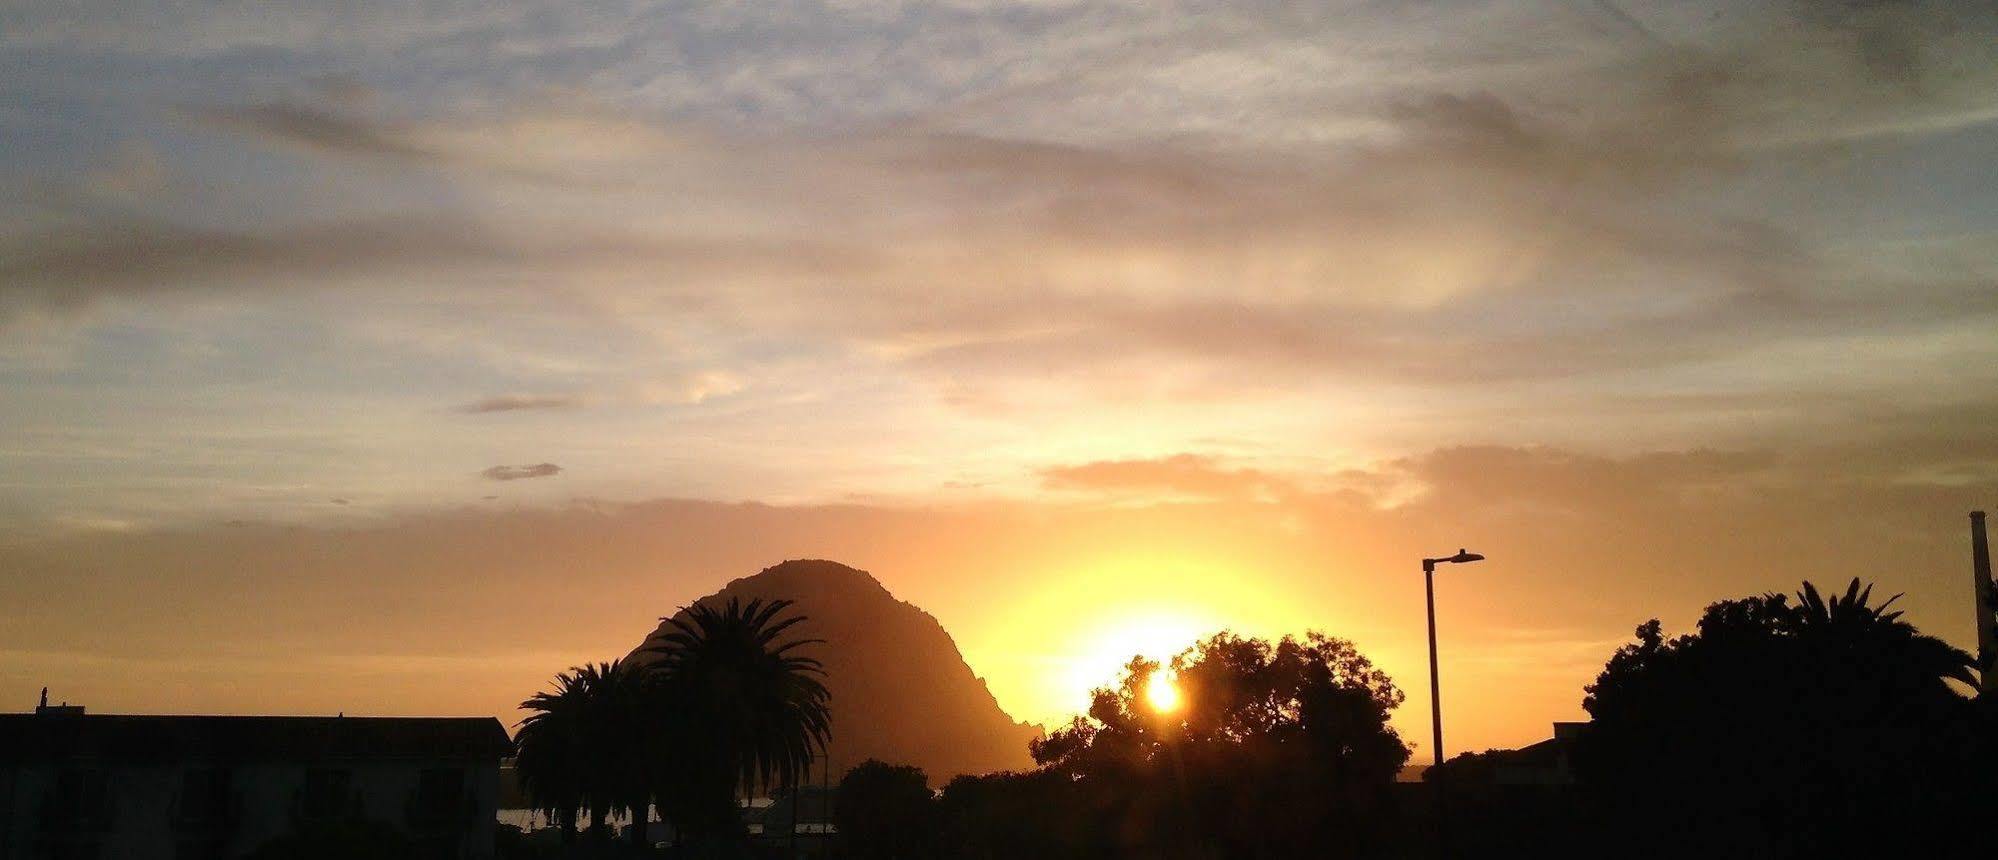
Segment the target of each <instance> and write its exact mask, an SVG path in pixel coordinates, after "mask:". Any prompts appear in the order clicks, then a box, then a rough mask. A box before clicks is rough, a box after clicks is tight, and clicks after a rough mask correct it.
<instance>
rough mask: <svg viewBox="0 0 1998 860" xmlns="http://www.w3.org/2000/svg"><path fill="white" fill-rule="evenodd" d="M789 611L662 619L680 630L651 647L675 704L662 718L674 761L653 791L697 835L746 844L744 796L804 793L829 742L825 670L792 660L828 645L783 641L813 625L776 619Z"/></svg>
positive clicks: (759, 604) (752, 607) (664, 691)
mask: <svg viewBox="0 0 1998 860" xmlns="http://www.w3.org/2000/svg"><path fill="white" fill-rule="evenodd" d="M791 605H792V602H791V601H789V600H775V601H770V602H767V603H766V602H764V601H762V600H752V601H750V602H748V603H747V604H745V603H742V602H741V601H740V600H738V599H730V600H729V601H728V603H727V604H725V605H723V606H721V607H720V608H716V607H714V606H711V605H705V604H696V605H694V606H691V607H688V608H687V610H686V611H685V612H684V613H682V615H680V616H676V617H673V618H668V619H664V620H665V621H666V622H667V623H668V624H670V625H671V626H672V628H673V630H672V632H671V633H669V634H667V635H666V636H664V637H662V638H661V639H660V640H659V641H658V644H656V645H653V646H652V647H650V648H648V649H647V650H648V651H649V652H651V653H655V654H657V655H659V657H660V660H659V662H658V663H657V664H656V667H655V669H656V672H657V675H656V677H657V678H658V679H659V684H660V691H659V693H658V694H657V695H658V696H659V700H660V701H664V702H669V703H670V704H671V707H670V708H668V709H667V713H665V714H663V715H662V716H664V717H665V718H666V719H667V720H668V723H669V724H668V726H666V727H665V728H666V731H667V733H669V734H670V735H671V736H672V740H670V741H669V742H668V743H669V745H670V747H671V751H672V753H673V755H672V761H671V762H670V765H671V766H670V767H662V768H660V779H658V780H657V781H656V782H655V788H656V790H657V791H658V792H659V795H660V797H661V800H662V803H661V806H662V807H664V808H670V809H672V810H673V812H674V814H675V816H676V820H675V824H676V825H678V826H681V827H682V828H683V829H684V830H685V831H686V832H688V833H689V834H690V835H694V836H697V837H709V838H721V839H731V838H734V837H737V836H739V835H740V832H741V829H742V823H741V821H740V819H739V817H738V815H737V813H736V809H735V806H736V800H737V798H739V797H740V796H741V795H742V793H743V792H744V791H746V790H755V789H758V788H765V789H783V788H789V787H791V786H793V785H796V784H797V783H798V782H799V780H800V779H801V778H803V777H804V775H805V774H806V773H808V769H809V768H810V766H811V763H812V760H813V758H814V751H815V750H823V749H824V748H825V745H826V741H827V739H828V738H829V737H830V734H831V723H832V717H831V712H830V709H829V707H828V700H829V698H830V696H829V694H828V693H827V692H826V688H825V685H824V684H823V683H822V682H821V681H820V678H821V677H823V676H824V674H825V670H824V667H822V666H821V665H820V663H819V661H818V660H816V659H813V658H811V657H805V656H801V655H798V654H795V653H793V652H794V651H796V650H797V649H799V648H801V647H804V646H806V645H812V644H817V643H819V642H820V641H821V640H818V639H792V640H788V641H780V640H782V637H783V636H784V633H785V631H787V630H789V629H791V628H792V627H794V626H796V625H797V624H799V623H800V622H803V621H804V620H805V616H803V615H793V616H790V617H788V618H785V619H783V620H778V616H779V615H780V614H782V613H783V612H784V610H786V609H788V608H790V607H791Z"/></svg>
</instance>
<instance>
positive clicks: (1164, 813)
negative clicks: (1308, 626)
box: [1031, 633, 1408, 857]
mask: <svg viewBox="0 0 1998 860" xmlns="http://www.w3.org/2000/svg"><path fill="white" fill-rule="evenodd" d="M1164 669H1165V667H1162V666H1160V665H1159V664H1158V663H1156V662H1154V661H1150V660H1145V659H1143V658H1137V659H1134V660H1132V661H1131V663H1130V664H1129V665H1127V666H1126V667H1125V672H1124V675H1123V677H1122V679H1121V681H1120V683H1119V685H1118V686H1117V687H1116V688H1114V689H1113V688H1105V689H1099V690H1097V691H1096V693H1095V695H1094V697H1093V701H1092V703H1091V705H1090V709H1089V715H1088V717H1087V718H1082V717H1078V718H1076V719H1075V720H1074V721H1073V722H1071V723H1070V724H1069V725H1068V726H1066V727H1064V728H1062V729H1059V730H1057V731H1055V732H1053V733H1051V734H1050V735H1048V737H1047V738H1045V739H1043V740H1041V741H1037V742H1035V743H1034V744H1033V745H1032V748H1031V751H1032V752H1033V754H1034V758H1035V760H1036V761H1037V762H1040V763H1041V764H1042V765H1043V766H1044V767H1045V768H1046V769H1048V770H1050V771H1053V772H1056V773H1060V774H1062V775H1064V776H1066V777H1067V778H1068V779H1070V780H1071V781H1072V782H1073V783H1074V784H1075V785H1077V786H1080V787H1081V788H1082V791H1081V797H1080V798H1072V799H1070V800H1069V801H1067V802H1068V803H1069V804H1070V806H1071V808H1073V809H1082V810H1086V811H1087V814H1089V815H1091V816H1094V817H1096V818H1097V819H1099V821H1100V822H1101V823H1100V824H1099V826H1101V827H1111V828H1114V829H1113V830H1112V832H1114V833H1116V834H1117V838H1118V841H1119V842H1118V845H1117V846H1116V848H1115V849H1114V853H1116V854H1120V855H1123V856H1148V857H1196V856H1198V857H1205V856H1226V857H1293V856H1305V855H1312V856H1342V855H1351V854H1353V853H1356V852H1359V851H1363V850H1366V849H1368V848H1369V847H1371V846H1373V845H1375V844H1376V843H1377V841H1378V840H1379V839H1380V838H1382V837H1383V836H1384V832H1383V829H1382V825H1383V824H1384V823H1385V820H1386V818H1387V815H1386V813H1387V811H1388V809H1389V797H1388V791H1389V788H1390V786H1391V784H1392V782H1393V780H1394V777H1395V774H1396V773H1397V771H1399V770H1400V768H1401V766H1402V765H1403V764H1404V763H1406V762H1407V760H1408V747H1407V746H1406V745H1404V744H1403V743H1402V742H1401V739H1400V737H1398V736H1397V735H1396V734H1395V731H1394V729H1392V728H1391V727H1389V726H1388V724H1387V720H1388V715H1389V713H1390V712H1391V711H1392V710H1393V709H1394V708H1395V707H1396V706H1397V705H1399V704H1400V703H1401V701H1402V694H1401V691H1400V690H1398V689H1396V688H1395V686H1394V683H1393V682H1392V681H1391V680H1390V679H1389V678H1388V676H1387V675H1386V674H1385V673H1383V672H1381V671H1380V670H1379V669H1377V668H1375V667H1374V665H1373V664H1372V663H1371V662H1370V661H1368V660H1367V658H1366V657H1364V656H1362V655H1361V654H1360V653H1359V651H1358V650H1357V649H1355V648H1354V647H1353V645H1352V644H1351V643H1349V642H1346V641H1344V640H1341V639H1334V638H1331V637H1327V636H1325V635H1323V634H1319V633H1311V634H1308V635H1307V636H1306V637H1305V638H1304V639H1302V640H1299V639H1296V638H1292V637H1285V638H1284V639H1282V640H1280V641H1278V642H1276V643H1270V642H1268V641H1265V640H1261V639H1251V638H1243V637H1239V636H1234V635H1232V634H1228V633H1221V634H1217V635H1215V636H1213V637H1211V638H1209V639H1207V640H1206V641H1204V642H1201V643H1199V644H1198V645H1196V646H1195V647H1193V648H1191V649H1189V650H1187V651H1186V652H1185V653H1182V654H1180V655H1179V656H1177V657H1175V658H1173V661H1172V663H1171V666H1170V669H1171V671H1172V673H1173V675H1174V676H1175V680H1176V683H1177V685H1178V686H1179V688H1180V690H1181V695H1182V702H1181V705H1180V707H1179V708H1177V709H1175V710H1173V711H1171V712H1167V713H1160V712H1158V711H1155V710H1154V709H1152V708H1151V707H1149V706H1148V704H1147V700H1146V697H1145V696H1144V691H1145V689H1146V687H1147V685H1148V684H1149V683H1150V681H1151V678H1152V676H1153V675H1154V674H1155V673H1157V672H1160V671H1163V670H1164ZM1078 801H1079V802H1078ZM1054 814H1062V812H1061V811H1054Z"/></svg>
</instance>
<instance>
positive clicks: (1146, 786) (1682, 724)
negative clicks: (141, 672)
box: [838, 580, 1998, 860]
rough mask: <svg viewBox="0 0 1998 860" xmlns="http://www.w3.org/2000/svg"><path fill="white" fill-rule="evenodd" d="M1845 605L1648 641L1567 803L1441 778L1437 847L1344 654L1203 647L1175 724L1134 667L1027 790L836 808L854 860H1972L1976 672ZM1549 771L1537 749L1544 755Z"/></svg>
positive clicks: (1523, 786)
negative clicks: (1606, 859)
mask: <svg viewBox="0 0 1998 860" xmlns="http://www.w3.org/2000/svg"><path fill="white" fill-rule="evenodd" d="M1893 603H1894V600H1893V599H1888V600H1886V601H1882V602H1878V603H1876V602H1874V600H1873V598H1872V591H1871V589H1870V588H1868V587H1865V586H1862V585H1861V584H1860V583H1859V582H1858V581H1856V580H1855V581H1854V582H1853V583H1852V584H1851V585H1849V586H1848V587H1847V588H1846V589H1845V590H1844V592H1843V593H1842V594H1831V595H1826V594H1824V593H1821V592H1820V591H1819V590H1818V588H1817V587H1816V586H1815V585H1813V584H1811V583H1805V584H1804V585H1803V587H1802V589H1801V590H1800V591H1799V592H1798V593H1797V594H1796V595H1795V596H1794V597H1793V596H1790V595H1782V594H1764V595H1760V596H1753V597H1746V598H1742V599H1737V600H1726V601H1721V602H1718V603H1715V604H1713V605H1711V606H1709V607H1707V609H1706V611H1705V613H1704V614H1703V615H1702V617H1701V618H1700V621H1699V624H1698V627H1697V630H1696V631H1695V632H1693V633H1689V634H1686V635H1682V636H1677V637H1669V638H1668V637H1667V636H1666V635H1665V634H1664V632H1663V629H1662V626H1661V625H1660V624H1659V623H1658V622H1657V621H1656V620H1653V621H1650V622H1647V623H1646V624H1644V625H1642V626H1640V627H1639V628H1638V629H1637V638H1636V641H1635V642H1633V643H1631V644H1629V645H1626V646H1624V647H1623V648H1621V649H1619V650H1618V651H1617V652H1616V653H1615V654H1613V655H1612V656H1611V657H1610V659H1609V661H1608V663H1607V664H1606V665H1605V667H1604V669H1603V671H1602V673H1601V675H1600V676H1599V677H1598V678H1597V679H1596V681H1595V683H1593V684H1590V685H1588V687H1587V688H1586V690H1585V693H1586V698H1585V700H1584V707H1585V709H1586V710H1587V711H1588V712H1589V714H1590V716H1591V717H1592V718H1593V720H1592V722H1591V723H1589V724H1588V725H1587V726H1585V727H1584V729H1583V730H1582V731H1581V733H1580V734H1579V736H1578V737H1576V738H1575V739H1573V740H1572V741H1562V742H1560V744H1559V746H1558V747H1557V749H1558V751H1559V754H1560V756H1561V760H1562V762H1563V767H1564V770H1563V775H1566V776H1572V778H1573V779H1572V781H1571V782H1570V781H1562V780H1555V781H1549V782H1543V783H1517V782H1509V781H1508V779H1507V778H1502V776H1501V773H1502V772H1503V771H1504V770H1506V768H1507V767H1508V763H1509V762H1511V761H1513V758H1512V754H1510V753H1509V752H1508V751H1494V752H1491V753H1484V754H1478V753H1472V754H1466V755H1461V756H1458V757H1456V758H1454V759H1452V760H1451V761H1450V762H1449V763H1447V764H1446V765H1445V766H1444V767H1443V768H1441V769H1439V770H1438V771H1436V772H1435V773H1433V774H1431V775H1430V776H1431V777H1432V778H1433V779H1434V780H1435V781H1434V783H1432V785H1431V786H1429V788H1443V789H1446V791H1445V792H1444V796H1445V797H1446V798H1447V799H1448V801H1449V802H1448V807H1447V808H1448V810H1449V816H1448V820H1449V822H1450V824H1449V830H1450V838H1449V839H1447V840H1438V839H1435V838H1434V837H1435V835H1436V833H1435V830H1434V828H1435V827H1436V824H1435V819H1434V818H1432V817H1431V806H1430V803H1431V798H1432V797H1434V796H1435V795H1432V794H1430V793H1429V792H1427V791H1420V792H1404V793H1402V794H1401V795H1399V796H1400V797H1401V800H1400V801H1399V802H1398V801H1397V796H1398V795H1397V793H1396V792H1395V791H1394V790H1393V789H1394V785H1393V781H1394V779H1395V774H1396V772H1397V771H1398V770H1399V768H1400V767H1401V766H1402V764H1403V763H1405V762H1406V760H1407V758H1408V748H1407V747H1406V746H1405V745H1404V744H1403V743H1402V741H1401V739H1400V738H1399V737H1397V736H1396V735H1395V733H1394V731H1393V729H1392V728H1390V727H1389V726H1388V724H1387V718H1388V715H1389V713H1390V712H1391V711H1392V709H1393V708H1394V707H1395V706H1397V705H1399V704H1400V703H1401V699H1402V697H1401V693H1400V692H1399V691H1398V690H1397V689H1396V688H1395V687H1394V685H1393V683H1392V682H1391V681H1390V680H1389V679H1388V678H1387V676H1386V675H1384V674H1383V673H1381V672H1380V671H1379V670H1378V669H1376V668H1374V667H1373V666H1372V665H1371V664H1370V663H1369V662H1368V661H1367V660H1366V659H1365V658H1364V657H1363V656H1361V655H1360V654H1359V653H1358V652H1357V651H1356V650H1354V649H1353V647H1352V646H1351V645H1350V644H1348V643H1346V642H1344V641H1341V640H1337V639H1331V638H1328V637H1324V636H1321V635H1318V634H1312V635H1309V636H1307V637H1305V638H1304V639H1302V640H1297V639H1290V638H1286V639H1284V640H1281V641H1279V642H1276V643H1270V642H1266V641H1262V640H1256V639H1244V638H1240V637H1235V636H1231V635H1228V634H1221V635H1217V636H1215V637H1213V638H1211V639H1209V640H1207V641H1205V642H1202V643H1200V644H1199V645H1198V646H1196V647H1195V648H1193V649H1191V650H1189V651H1188V652H1186V653H1185V654H1182V655H1181V656H1179V657H1178V658H1175V659H1174V660H1173V662H1172V665H1171V666H1170V667H1169V669H1170V671H1172V672H1173V674H1174V675H1176V680H1177V683H1178V685H1179V687H1180V689H1181V691H1182V694H1183V700H1184V701H1183V704H1182V706H1181V707H1180V708H1179V709H1176V710H1171V711H1166V712H1161V711H1159V710H1157V709H1154V708H1150V707H1147V704H1146V698H1145V696H1144V690H1145V689H1146V685H1147V684H1148V682H1149V680H1150V678H1151V677H1152V675H1154V674H1155V673H1158V672H1161V671H1167V670H1168V667H1162V666H1160V665H1159V664H1157V663H1154V662H1151V661H1146V660H1143V659H1138V660H1134V661H1133V662H1132V663H1131V664H1129V665H1128V666H1127V667H1126V669H1125V672H1124V674H1123V676H1122V678H1121V679H1120V681H1119V683H1118V684H1117V686H1115V687H1111V688H1105V689H1101V690H1098V691H1097V692H1096V694H1095V696H1094V700H1093V702H1092V705H1091V707H1090V709H1089V713H1088V714H1087V716H1083V717H1077V718H1076V719H1075V720H1074V721H1073V722H1071V723H1070V724H1069V725H1067V726H1065V727H1063V728H1061V729H1060V730H1058V731H1055V732H1053V733H1051V734H1049V735H1048V736H1047V737H1045V738H1043V739H1041V740H1039V741H1037V742H1035V743H1034V744H1033V746H1032V752H1033V754H1034V758H1035V760H1036V762H1037V764H1038V765H1039V767H1037V768H1036V769H1035V770H1033V771H1029V772H1026V773H1000V774H990V775H985V776H969V777H959V778H957V779H954V780H952V781H951V782H950V783H949V784H948V785H946V786H945V787H944V789H943V791H942V792H941V793H940V794H938V795H936V796H935V797H934V798H933V797H932V794H931V792H930V790H929V786H928V783H927V780H926V779H925V777H924V775H923V773H922V772H921V771H919V770H915V769H914V768H906V767H903V768H898V767H893V766H891V765H887V764H883V763H880V762H870V763H868V764H867V765H863V766H862V767H861V768H857V769H855V770H854V771H853V772H852V773H851V774H849V776H848V779H847V780H846V781H843V782H842V784H841V796H840V798H839V811H838V816H839V822H838V823H839V827H840V832H841V834H842V840H843V841H844V843H845V848H846V851H847V855H846V856H850V857H853V858H855V860H867V858H882V860H897V858H911V857H943V858H964V860H988V859H989V860H996V858H1018V857H1032V858H1039V859H1040V860H1067V858H1138V857H1148V858H1149V857H1156V858H1238V857H1239V858H1263V857H1306V856H1312V857H1365V856H1401V857H1406V856H1419V855H1420V853H1421V852H1425V851H1433V850H1435V849H1436V848H1437V847H1438V846H1439V845H1440V846H1448V847H1451V848H1453V849H1454V853H1455V855H1456V856H1538V857H1546V858H1555V857H1602V856H1624V857H1637V858H1644V857H1680V856H1697V857H1716V858H1737V857H1740V858H1748V857H1755V858H1765V857H1766V858H1801V857H1834V858H1835V857H1862V856H1863V857H1901V856H1923V857H1964V856H1973V855H1974V856H1984V852H1982V851H1979V850H1977V849H1978V848H1979V847H1980V846H1982V845H1984V844H1985V840H1984V838H1983V837H1984V834H1985V833H1986V831H1988V829H1989V825H1988V820H1989V815H1990V812H1991V811H1992V809H1993V806H1994V803H1998V743H1994V741H1998V733H1995V732H1994V729H1998V720H1994V710H1998V708H1994V706H1993V704H1992V703H1991V702H1989V701H1984V700H1979V699H1976V698H1973V697H1971V696H1970V695H1968V693H1969V692H1970V690H1971V689H1972V688H1973V686H1974V682H1975V680H1976V676H1975V674H1974V672H1973V671H1972V668H1973V666H1972V662H1971V658H1970V656H1969V655H1968V654H1965V653H1964V652H1962V651H1960V650H1958V649H1956V648H1954V647H1951V646H1950V645H1948V644H1947V643H1945V642H1943V641H1941V640H1939V639H1936V638H1934V637H1931V636H1927V635H1924V634H1922V633H1921V632H1920V631H1918V630H1916V629H1915V628H1914V627H1913V626H1912V625H1910V624H1908V623H1907V621H1906V620H1905V619H1903V618H1902V616H1901V614H1900V613H1899V612H1897V611H1894V610H1893V609H1892V608H1891V607H1892V604H1893ZM1541 752H1546V750H1541Z"/></svg>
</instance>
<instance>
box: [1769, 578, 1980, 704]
mask: <svg viewBox="0 0 1998 860" xmlns="http://www.w3.org/2000/svg"><path fill="white" fill-rule="evenodd" d="M1872 599H1873V586H1872V585H1871V584H1868V585H1866V586H1865V588H1864V589H1863V590H1862V589H1861V587H1860V582H1859V579H1858V578H1856V577H1855V578H1854V579H1853V580H1852V582H1851V583H1850V584H1848V585H1847V586H1846V587H1845V594H1844V595H1838V594H1834V595H1832V596H1831V597H1830V598H1826V597H1825V596H1824V595H1822V594H1820V593H1819V592H1818V588H1817V586H1816V585H1813V584H1812V583H1810V582H1808V581H1806V582H1805V583H1804V587H1803V590H1802V591H1799V592H1797V606H1796V608H1795V609H1794V610H1792V611H1791V612H1790V613H1789V614H1788V615H1787V621H1788V624H1787V625H1786V626H1788V627H1789V628H1790V630H1789V632H1790V633H1792V634H1793V635H1795V636H1797V637H1798V638H1799V639H1800V640H1802V641H1804V642H1805V643H1808V644H1811V645H1814V646H1818V647H1824V648H1828V649H1832V650H1833V651H1835V652H1836V653H1835V654H1832V655H1829V656H1835V657H1838V658H1842V659H1843V660H1844V661H1845V662H1848V663H1852V662H1855V661H1857V662H1860V663H1861V664H1862V665H1864V666H1865V667H1867V668H1871V669H1875V670H1879V671H1884V672H1889V673H1891V674H1893V675H1894V676H1896V677H1897V678H1898V680H1899V681H1900V682H1902V683H1905V684H1909V685H1916V686H1920V685H1927V684H1938V683H1941V682H1942V681H1943V680H1944V679H1949V680H1954V681H1960V682H1962V683H1965V684H1970V685H1973V686H1974V685H1975V684H1976V683H1977V678H1976V675H1975V674H1974V673H1973V672H1972V671H1971V670H1972V668H1973V667H1974V666H1975V665H1976V661H1975V660H1973V659H1972V658H1971V656H1970V654H1969V653H1967V652H1965V651H1963V650H1961V649H1959V648H1957V647H1955V646H1953V645H1951V644H1949V643H1948V642H1945V641H1943V640H1941V639H1937V638H1936V637H1934V636H1927V635H1923V634H1922V633H1921V632H1920V631H1918V630H1916V629H1915V627H1914V625H1912V624H1909V623H1908V622H1906V621H1903V620H1901V612H1900V611H1899V610H1895V611H1891V612H1890V611H1888V607H1890V606H1893V605H1894V601H1896V600H1899V599H1901V595H1899V594H1896V595H1894V596H1893V597H1889V598H1887V599H1886V600H1885V601H1883V602H1882V603H1881V604H1880V605H1878V606H1874V605H1872Z"/></svg>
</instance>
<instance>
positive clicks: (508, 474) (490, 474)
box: [479, 463, 562, 481]
mask: <svg viewBox="0 0 1998 860" xmlns="http://www.w3.org/2000/svg"><path fill="white" fill-rule="evenodd" d="M560 474H562V467H561V466H557V465H555V464H554V463H535V464H533V465H527V466H494V467H492V468H490V469H487V470H485V471H483V472H480V473H479V475H480V476H481V477H484V478H485V479H486V480H489V481H520V480H526V479H528V478H548V477H553V476H555V475H560Z"/></svg>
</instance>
